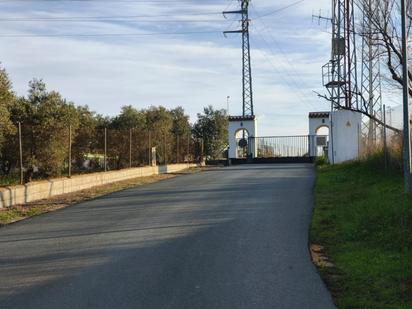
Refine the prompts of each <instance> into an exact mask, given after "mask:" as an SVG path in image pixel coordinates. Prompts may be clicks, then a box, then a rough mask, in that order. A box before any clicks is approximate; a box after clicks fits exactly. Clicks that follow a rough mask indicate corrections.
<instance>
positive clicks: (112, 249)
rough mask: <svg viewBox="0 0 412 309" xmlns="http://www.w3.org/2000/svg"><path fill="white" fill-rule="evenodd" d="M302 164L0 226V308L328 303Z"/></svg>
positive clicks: (307, 170) (253, 168) (225, 171)
mask: <svg viewBox="0 0 412 309" xmlns="http://www.w3.org/2000/svg"><path fill="white" fill-rule="evenodd" d="M313 182H314V170H313V167H312V166H311V165H305V164H293V165H250V166H235V167H231V168H221V169H218V168H217V169H215V170H212V171H207V172H203V173H199V174H192V175H188V176H182V177H178V178H174V179H169V180H165V181H161V182H159V183H156V184H151V185H147V186H142V187H137V188H133V189H129V190H126V191H122V192H118V193H114V194H110V195H107V196H105V197H102V198H98V199H96V200H93V201H89V202H85V203H81V204H78V205H75V206H72V207H69V208H66V209H64V210H61V211H57V212H55V213H49V214H46V215H43V216H39V217H35V218H32V219H29V220H26V221H24V222H20V223H17V224H14V225H11V226H8V227H6V228H2V229H0V308H2V309H8V308H19V309H20V308H25V309H29V308H36V309H43V308H53V309H55V308H59V309H63V308H70V309H75V308H85V309H86V308H87V309H92V308H98V309H104V308H111V309H112V308H113V309H116V308H144V309H146V308H176V309H183V308H190V309H192V308H223V309H230V308H236V309H239V308H287V309H293V308H297V309H305V308H316V309H323V308H334V305H333V303H332V300H331V296H330V295H329V293H328V291H327V290H326V288H325V286H324V284H323V283H322V281H321V279H320V277H319V275H318V274H317V272H316V269H315V267H314V266H313V265H312V264H311V261H310V257H309V253H308V244H307V239H308V228H309V223H310V218H311V212H312V204H313V196H312V188H313Z"/></svg>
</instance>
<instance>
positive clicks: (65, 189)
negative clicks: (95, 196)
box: [0, 164, 198, 209]
mask: <svg viewBox="0 0 412 309" xmlns="http://www.w3.org/2000/svg"><path fill="white" fill-rule="evenodd" d="M195 166H198V165H197V164H172V165H167V166H155V167H152V166H147V167H139V168H131V169H124V170H120V171H110V172H101V173H93V174H87V175H79V176H73V177H72V178H57V179H50V180H44V181H36V182H32V183H28V184H26V185H24V186H11V187H5V188H0V209H1V208H5V207H10V206H14V205H22V204H25V203H29V202H33V201H38V200H43V199H47V198H50V197H52V196H56V195H61V194H66V193H72V192H76V191H80V190H85V189H90V188H92V187H96V186H101V185H105V184H109V183H114V182H118V181H123V180H128V179H133V178H138V177H144V176H152V175H158V174H167V173H173V172H178V171H182V170H184V169H187V168H189V167H195Z"/></svg>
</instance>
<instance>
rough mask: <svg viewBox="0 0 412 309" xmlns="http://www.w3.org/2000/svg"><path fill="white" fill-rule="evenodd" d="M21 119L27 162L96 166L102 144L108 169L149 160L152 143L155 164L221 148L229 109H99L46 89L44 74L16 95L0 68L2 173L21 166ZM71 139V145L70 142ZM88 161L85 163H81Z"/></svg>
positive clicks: (52, 172) (43, 169)
mask: <svg viewBox="0 0 412 309" xmlns="http://www.w3.org/2000/svg"><path fill="white" fill-rule="evenodd" d="M19 124H20V125H21V131H20V133H21V141H22V149H23V151H22V159H23V160H22V162H23V163H24V164H23V165H24V169H25V171H26V172H27V171H28V170H31V172H32V173H34V174H36V173H37V176H38V177H50V176H60V175H62V174H64V173H65V172H66V170H67V167H68V163H69V159H68V158H69V157H70V156H69V152H70V154H71V160H70V163H71V164H72V165H73V166H74V168H75V169H76V170H78V171H82V170H89V169H97V170H98V169H99V168H101V167H102V164H103V163H102V156H103V153H104V149H107V162H108V163H107V164H108V165H109V169H121V168H126V167H129V166H132V165H133V166H141V165H148V164H149V160H150V154H151V148H152V147H156V153H157V155H156V160H157V162H158V163H159V164H163V163H174V162H185V161H189V160H190V161H193V160H199V159H200V157H201V156H202V157H204V158H206V159H218V158H221V157H223V156H224V151H225V149H226V147H227V116H226V113H225V111H224V110H215V109H214V108H213V107H212V106H208V107H205V108H204V110H203V112H201V113H199V114H198V119H197V120H196V122H195V123H193V124H192V123H191V122H190V119H189V116H188V115H187V114H186V113H185V111H184V109H183V108H182V107H176V108H173V109H167V108H165V107H163V106H151V107H148V108H144V109H137V108H135V107H133V106H123V107H122V108H121V112H120V113H119V114H118V115H116V116H114V117H109V116H104V115H101V114H99V113H96V112H95V111H92V110H90V108H89V107H88V106H77V105H75V104H74V103H73V102H70V101H67V100H66V99H65V98H63V97H62V95H61V94H60V93H59V92H58V91H49V90H48V89H47V87H46V84H45V83H44V82H43V80H41V79H33V80H32V81H30V82H29V85H28V92H27V95H26V96H18V95H16V93H15V92H14V90H13V86H12V83H11V80H10V78H9V75H8V73H7V71H6V70H5V69H4V68H0V174H2V175H9V174H11V173H13V171H16V170H18V169H19V165H20V159H19V157H20V150H19V149H20V145H19V136H18V135H19V134H18V133H19V130H18V128H19ZM69 144H70V146H71V147H69ZM85 162H87V166H86V164H85Z"/></svg>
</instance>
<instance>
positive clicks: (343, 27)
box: [322, 0, 359, 110]
mask: <svg viewBox="0 0 412 309" xmlns="http://www.w3.org/2000/svg"><path fill="white" fill-rule="evenodd" d="M329 20H330V21H331V23H332V55H331V60H330V61H329V62H328V63H327V64H325V65H324V66H323V68H322V75H323V85H324V86H325V87H326V88H327V90H328V93H329V96H328V100H329V101H330V102H331V105H332V109H334V110H338V109H359V91H358V89H359V87H358V67H357V53H356V33H355V6H354V2H353V0H332V17H331V18H330V19H329Z"/></svg>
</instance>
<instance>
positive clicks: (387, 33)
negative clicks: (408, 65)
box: [357, 0, 412, 96]
mask: <svg viewBox="0 0 412 309" xmlns="http://www.w3.org/2000/svg"><path fill="white" fill-rule="evenodd" d="M357 2H358V5H359V7H361V8H363V10H364V11H365V12H366V13H367V14H368V17H369V20H370V21H371V28H372V29H373V30H372V31H373V32H372V33H361V35H363V36H365V35H371V36H372V38H373V42H372V43H373V44H376V45H377V46H379V47H380V48H381V51H382V52H383V53H382V56H383V57H384V59H385V62H386V68H387V70H388V72H389V76H390V78H391V79H392V80H393V81H394V82H395V83H396V84H397V86H399V87H401V86H402V85H403V77H402V62H403V57H402V38H401V33H402V27H401V9H400V3H399V1H397V0H379V1H375V2H376V4H375V5H376V8H374V7H371V1H370V0H357ZM407 2H408V7H409V8H411V7H412V0H408V1H407ZM408 12H409V13H408V16H407V18H408V33H410V32H411V30H412V14H411V10H408ZM408 60H409V62H411V59H408ZM409 80H410V81H411V82H412V71H410V70H409ZM409 95H410V96H412V83H410V84H409Z"/></svg>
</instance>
